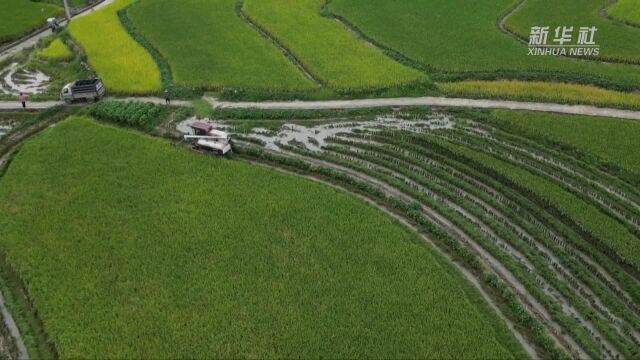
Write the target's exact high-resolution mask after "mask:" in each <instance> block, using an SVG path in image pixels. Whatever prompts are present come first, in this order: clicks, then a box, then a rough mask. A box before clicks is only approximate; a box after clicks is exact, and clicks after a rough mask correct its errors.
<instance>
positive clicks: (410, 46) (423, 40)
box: [329, 0, 640, 90]
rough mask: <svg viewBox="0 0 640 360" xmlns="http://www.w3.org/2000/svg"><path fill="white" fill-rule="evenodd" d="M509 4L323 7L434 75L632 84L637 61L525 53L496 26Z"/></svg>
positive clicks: (337, 2) (353, 1) (505, 0)
mask: <svg viewBox="0 0 640 360" xmlns="http://www.w3.org/2000/svg"><path fill="white" fill-rule="evenodd" d="M563 3H564V2H563ZM514 4H515V1H514V0H495V1H468V0H434V1H387V0H332V1H331V3H330V4H329V10H330V11H331V12H332V13H335V14H337V15H338V16H340V17H343V18H345V19H347V20H348V21H349V22H350V23H352V24H353V25H354V26H356V27H357V28H358V29H360V30H361V31H362V32H363V33H364V34H366V35H367V36H368V37H371V38H373V39H375V40H376V42H378V43H380V44H381V45H383V46H385V47H388V48H390V49H392V50H394V51H397V52H399V53H401V54H402V55H404V56H406V57H408V58H409V59H411V60H413V61H416V62H419V63H421V64H424V65H427V66H429V67H431V68H432V70H433V71H435V72H441V73H444V74H442V75H440V76H451V74H450V73H459V74H458V75H456V76H458V77H473V76H476V77H483V78H490V79H496V78H521V79H527V80H531V79H538V80H551V79H553V80H556V81H557V80H560V79H562V81H566V82H579V83H588V84H599V83H607V84H608V85H614V86H615V87H618V88H620V89H623V88H624V89H625V90H628V89H638V84H640V67H638V66H633V65H623V64H613V65H612V64H600V63H597V62H591V61H584V60H578V59H573V58H556V57H548V56H528V55H527V53H528V50H527V46H526V45H525V44H522V43H521V42H519V41H517V40H516V39H514V38H513V37H512V36H509V35H507V34H504V33H503V32H501V31H500V30H499V29H498V27H497V25H496V22H497V21H498V18H499V17H500V16H501V14H504V12H505V11H506V9H509V8H510V7H512V6H513V5H514ZM556 5H558V6H561V5H562V4H554V6H556ZM550 36H551V34H550ZM622 44H624V42H620V46H622ZM434 77H435V76H434Z"/></svg>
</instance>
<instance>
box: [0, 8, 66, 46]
mask: <svg viewBox="0 0 640 360" xmlns="http://www.w3.org/2000/svg"><path fill="white" fill-rule="evenodd" d="M62 13H63V9H62V8H61V7H59V6H55V5H53V4H49V3H46V2H39V1H38V2H36V1H31V0H0V43H3V42H8V41H11V40H15V39H17V38H19V37H21V36H23V35H26V34H28V33H29V32H31V31H33V30H36V29H37V28H39V27H41V26H44V25H45V21H46V20H47V18H50V17H56V16H59V15H61V14H62Z"/></svg>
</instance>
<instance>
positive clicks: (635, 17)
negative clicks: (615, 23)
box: [609, 0, 640, 26]
mask: <svg viewBox="0 0 640 360" xmlns="http://www.w3.org/2000/svg"><path fill="white" fill-rule="evenodd" d="M609 16H611V17H613V18H614V19H617V20H621V21H624V22H628V23H630V24H634V25H637V26H640V0H618V1H616V2H615V4H614V5H613V6H612V7H611V8H610V9H609Z"/></svg>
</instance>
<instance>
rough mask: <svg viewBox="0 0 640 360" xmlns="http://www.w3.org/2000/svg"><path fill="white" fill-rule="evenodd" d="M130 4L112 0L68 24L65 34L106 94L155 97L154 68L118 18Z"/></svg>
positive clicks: (157, 75)
mask: <svg viewBox="0 0 640 360" xmlns="http://www.w3.org/2000/svg"><path fill="white" fill-rule="evenodd" d="M134 1H135V0H116V1H115V2H114V3H113V4H111V5H109V6H107V7H105V8H103V9H101V10H100V11H98V12H95V13H93V14H91V15H87V16H84V17H81V18H79V19H76V20H74V21H72V22H71V24H70V25H69V31H70V32H71V35H72V36H73V38H74V39H76V40H77V41H78V43H79V44H80V45H81V46H82V47H83V48H84V50H85V51H86V53H87V56H88V58H89V63H90V64H91V66H92V67H93V68H94V69H95V70H96V71H97V72H98V74H99V75H100V77H101V78H102V80H103V81H104V83H105V85H106V87H107V90H108V91H109V92H110V93H116V94H123V95H140V94H157V93H160V90H161V88H162V79H161V74H160V70H159V68H158V65H157V64H156V63H155V62H154V60H153V58H152V57H151V55H149V54H148V53H147V52H146V50H145V49H144V48H143V47H142V46H141V45H139V44H138V43H137V42H136V41H135V40H134V39H132V38H131V36H129V34H128V33H127V31H126V30H125V28H124V27H123V26H122V24H121V23H120V21H119V18H118V11H120V10H122V9H124V8H126V7H127V6H129V5H130V4H132V3H133V2H134Z"/></svg>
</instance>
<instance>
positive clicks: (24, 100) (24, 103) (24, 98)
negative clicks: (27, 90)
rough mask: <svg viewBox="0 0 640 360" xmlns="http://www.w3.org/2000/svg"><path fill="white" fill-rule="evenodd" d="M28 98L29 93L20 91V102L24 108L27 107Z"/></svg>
mask: <svg viewBox="0 0 640 360" xmlns="http://www.w3.org/2000/svg"><path fill="white" fill-rule="evenodd" d="M27 100H29V97H28V96H27V94H24V93H20V102H21V103H22V108H23V109H26V108H27Z"/></svg>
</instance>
